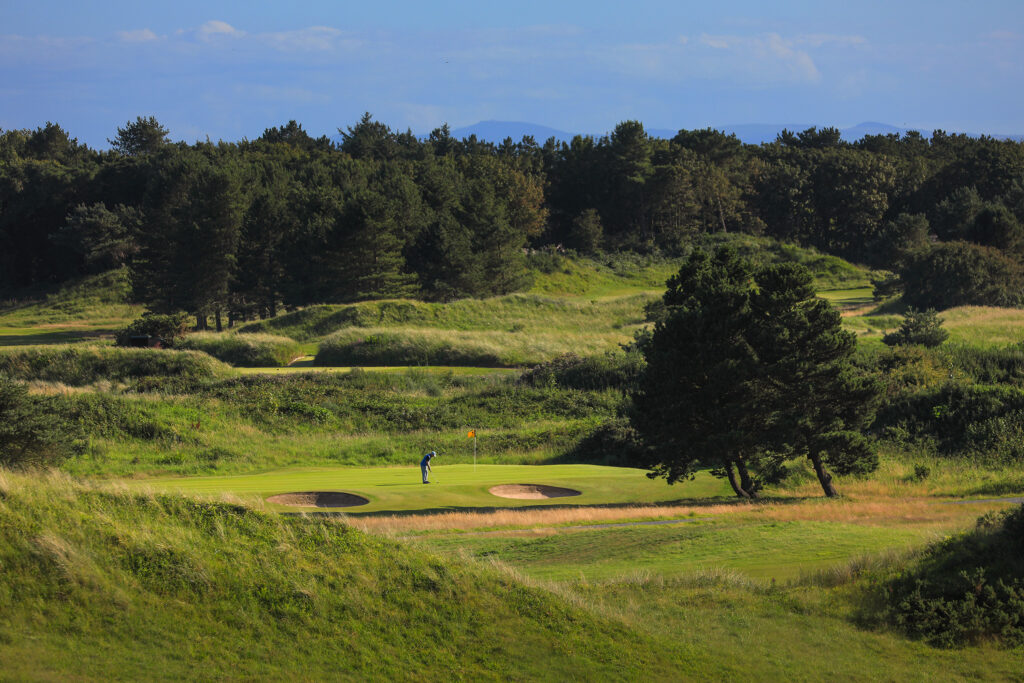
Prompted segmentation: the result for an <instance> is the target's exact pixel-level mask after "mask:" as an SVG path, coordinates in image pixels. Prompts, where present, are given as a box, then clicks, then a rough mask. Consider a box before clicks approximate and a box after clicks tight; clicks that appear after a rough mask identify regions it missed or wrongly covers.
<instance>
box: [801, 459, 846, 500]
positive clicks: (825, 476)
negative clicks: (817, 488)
mask: <svg viewBox="0 0 1024 683" xmlns="http://www.w3.org/2000/svg"><path fill="white" fill-rule="evenodd" d="M807 457H808V458H810V460H811V463H812V464H813V465H814V473H815V474H817V475H818V482H820V483H821V488H822V490H823V491H824V492H825V495H826V496H828V497H829V498H838V497H839V492H838V491H836V487H835V486H833V485H832V475H831V474H829V473H828V470H826V469H825V463H823V462H822V461H821V454H820V453H814V454H811V455H808V456H807Z"/></svg>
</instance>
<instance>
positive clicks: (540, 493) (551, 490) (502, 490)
mask: <svg viewBox="0 0 1024 683" xmlns="http://www.w3.org/2000/svg"><path fill="white" fill-rule="evenodd" d="M488 491H489V492H490V493H492V494H493V495H495V496H498V497H500V498H518V499H520V500H543V499H547V498H565V497H567V496H578V495H580V492H579V491H577V490H575V489H563V488H561V487H559V486H545V485H544V484H502V485H501V486H492V487H491V488H489V489H488Z"/></svg>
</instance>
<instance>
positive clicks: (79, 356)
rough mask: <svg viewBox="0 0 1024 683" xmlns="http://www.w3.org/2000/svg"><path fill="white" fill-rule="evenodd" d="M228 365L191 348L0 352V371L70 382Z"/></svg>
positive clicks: (205, 372)
mask: <svg viewBox="0 0 1024 683" xmlns="http://www.w3.org/2000/svg"><path fill="white" fill-rule="evenodd" d="M227 371H228V368H227V367H226V366H225V365H223V364H222V363H220V362H219V361H216V360H214V359H213V358H210V357H209V356H207V355H206V354H202V353H196V352H195V351H160V350H157V349H120V348H111V347H103V346H86V345H75V346H47V347H28V348H20V349H16V350H12V351H2V352H0V372H6V373H7V374H9V375H10V376H11V377H13V378H15V379H20V380H41V381H44V382H61V383H63V384H69V385H72V386H81V385H83V384H91V383H93V382H98V381H101V380H108V381H115V382H116V381H129V380H138V379H142V378H148V377H175V378H181V379H191V380H198V379H207V378H212V377H216V376H218V375H223V374H227Z"/></svg>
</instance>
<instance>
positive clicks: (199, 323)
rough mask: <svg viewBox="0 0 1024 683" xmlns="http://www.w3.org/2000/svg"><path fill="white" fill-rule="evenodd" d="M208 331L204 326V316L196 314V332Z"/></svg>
mask: <svg viewBox="0 0 1024 683" xmlns="http://www.w3.org/2000/svg"><path fill="white" fill-rule="evenodd" d="M208 329H209V328H208V327H207V326H206V314H205V313H196V331H198V332H203V331H204V330H208Z"/></svg>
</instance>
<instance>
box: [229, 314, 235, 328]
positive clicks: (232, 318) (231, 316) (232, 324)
mask: <svg viewBox="0 0 1024 683" xmlns="http://www.w3.org/2000/svg"><path fill="white" fill-rule="evenodd" d="M234 327H235V312H234V310H231V311H228V329H229V330H231V329H234Z"/></svg>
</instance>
